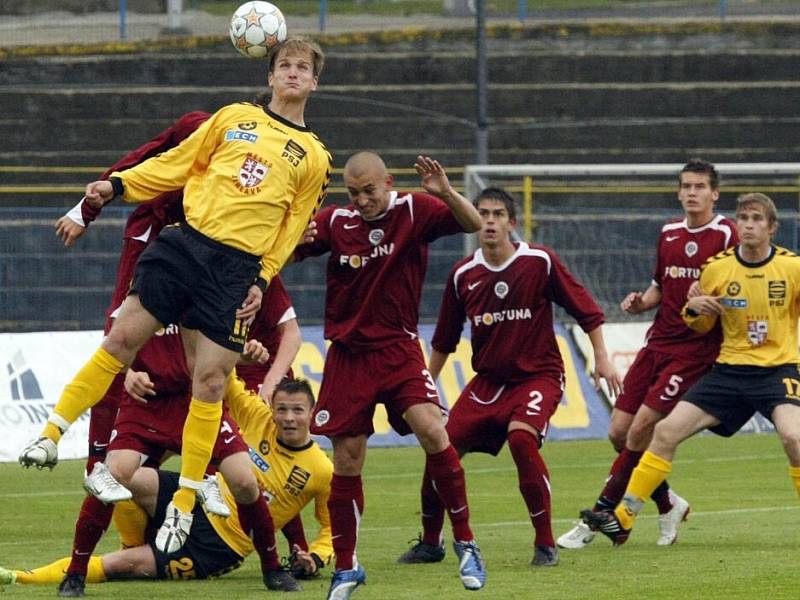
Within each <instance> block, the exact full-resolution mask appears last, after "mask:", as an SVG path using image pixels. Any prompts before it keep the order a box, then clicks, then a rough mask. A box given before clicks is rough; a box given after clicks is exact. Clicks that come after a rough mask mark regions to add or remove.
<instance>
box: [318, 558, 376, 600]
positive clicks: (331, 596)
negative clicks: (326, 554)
mask: <svg viewBox="0 0 800 600" xmlns="http://www.w3.org/2000/svg"><path fill="white" fill-rule="evenodd" d="M366 583H367V574H366V572H365V571H364V567H362V566H361V565H356V566H355V567H354V568H352V569H347V570H341V571H334V572H333V576H332V577H331V587H330V589H329V590H328V595H327V597H326V600H348V598H350V595H351V594H352V593H353V592H354V591H356V588H357V587H358V586H360V585H366Z"/></svg>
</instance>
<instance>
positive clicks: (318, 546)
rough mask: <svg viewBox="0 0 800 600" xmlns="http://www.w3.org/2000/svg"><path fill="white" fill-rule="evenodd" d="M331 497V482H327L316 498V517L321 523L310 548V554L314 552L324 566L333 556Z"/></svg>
mask: <svg viewBox="0 0 800 600" xmlns="http://www.w3.org/2000/svg"><path fill="white" fill-rule="evenodd" d="M329 496H330V482H327V483H326V485H325V486H323V489H321V490H320V492H319V493H318V494H317V495H316V496H315V498H314V517H315V518H316V519H317V523H319V534H318V535H317V539H315V540H314V541H313V542H311V544H310V545H309V547H308V551H309V552H313V553H314V554H316V555H317V556H319V557H320V558H321V559H322V562H323V563H324V564H326V565H327V564H328V563H330V561H331V557H332V556H333V534H332V533H331V516H330V513H329V512H328V497H329Z"/></svg>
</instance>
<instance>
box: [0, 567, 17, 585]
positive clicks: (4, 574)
mask: <svg viewBox="0 0 800 600" xmlns="http://www.w3.org/2000/svg"><path fill="white" fill-rule="evenodd" d="M15 583H17V574H16V573H15V572H14V571H12V570H11V569H4V568H3V567H0V586H3V585H14V584H15ZM0 589H2V588H0Z"/></svg>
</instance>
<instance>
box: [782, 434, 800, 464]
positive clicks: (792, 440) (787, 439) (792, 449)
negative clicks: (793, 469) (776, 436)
mask: <svg viewBox="0 0 800 600" xmlns="http://www.w3.org/2000/svg"><path fill="white" fill-rule="evenodd" d="M780 436H781V443H782V444H783V448H784V450H785V452H786V454H787V456H789V458H791V459H793V462H800V430H798V431H783V432H781V434H780Z"/></svg>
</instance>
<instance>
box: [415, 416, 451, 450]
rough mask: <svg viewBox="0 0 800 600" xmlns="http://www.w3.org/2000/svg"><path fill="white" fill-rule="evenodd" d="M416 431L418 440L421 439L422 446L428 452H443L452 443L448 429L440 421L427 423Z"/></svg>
mask: <svg viewBox="0 0 800 600" xmlns="http://www.w3.org/2000/svg"><path fill="white" fill-rule="evenodd" d="M414 433H415V434H416V436H417V440H419V444H420V446H422V448H423V449H424V450H425V452H427V453H428V454H431V453H436V452H441V451H442V450H444V449H445V448H447V446H448V445H450V439H449V438H448V437H447V431H445V428H444V426H443V425H442V424H441V422H439V421H431V422H429V423H425V424H424V425H423V426H422V427H418V428H417V431H415V432H414Z"/></svg>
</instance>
